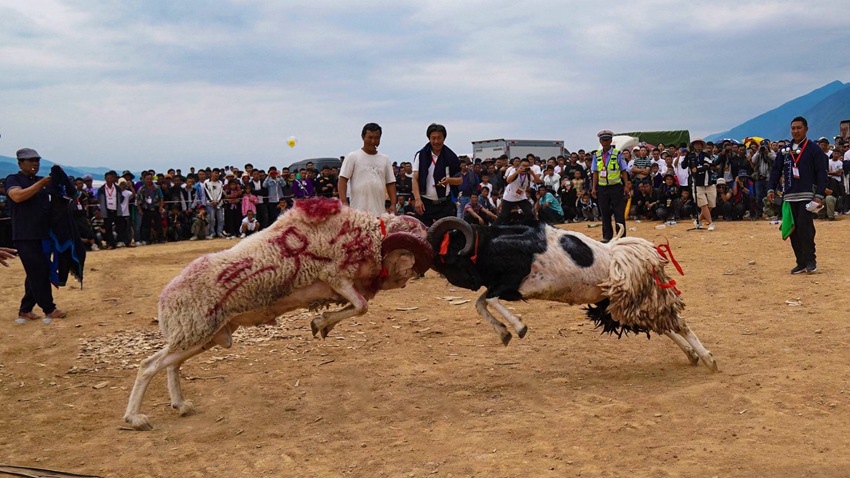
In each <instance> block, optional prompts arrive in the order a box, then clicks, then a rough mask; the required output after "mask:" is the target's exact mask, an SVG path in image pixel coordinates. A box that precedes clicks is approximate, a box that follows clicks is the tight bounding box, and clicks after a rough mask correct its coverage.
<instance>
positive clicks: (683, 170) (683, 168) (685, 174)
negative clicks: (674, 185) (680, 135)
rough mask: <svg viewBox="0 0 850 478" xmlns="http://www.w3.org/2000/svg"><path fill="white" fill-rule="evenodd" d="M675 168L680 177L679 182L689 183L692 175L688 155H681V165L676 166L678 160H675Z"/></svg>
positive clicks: (681, 183)
mask: <svg viewBox="0 0 850 478" xmlns="http://www.w3.org/2000/svg"><path fill="white" fill-rule="evenodd" d="M673 169H674V170H675V171H676V177H677V178H679V184H680V185H682V186H684V185H685V184H688V183H689V178H690V176H691V174H690V172H689V171H688V161H687V157H686V156H684V155H683V156H679V165H678V166H676V160H675V159H674V160H673Z"/></svg>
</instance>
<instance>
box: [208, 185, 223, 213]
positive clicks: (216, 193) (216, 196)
mask: <svg viewBox="0 0 850 478" xmlns="http://www.w3.org/2000/svg"><path fill="white" fill-rule="evenodd" d="M204 193H205V194H206V196H207V199H208V200H209V201H210V202H213V201H216V202H218V207H222V206H223V204H222V202H221V199H222V195H223V193H224V186H223V185H222V184H221V181H213V180H212V179H207V180H206V181H204Z"/></svg>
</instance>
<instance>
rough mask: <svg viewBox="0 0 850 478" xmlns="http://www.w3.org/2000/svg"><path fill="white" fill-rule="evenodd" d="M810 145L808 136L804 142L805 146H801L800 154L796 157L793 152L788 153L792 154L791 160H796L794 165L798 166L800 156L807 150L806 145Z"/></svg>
mask: <svg viewBox="0 0 850 478" xmlns="http://www.w3.org/2000/svg"><path fill="white" fill-rule="evenodd" d="M808 145H809V140H808V138H807V139H806V141H804V142H803V146H802V147H801V148H800V154H798V155H797V157H796V158H795V157H794V153H793V152H789V153H788V154H790V155H791V160H792V161H794V166H796V165H797V162H798V161H800V158H801V157H802V156H803V152H804V151H806V146H808Z"/></svg>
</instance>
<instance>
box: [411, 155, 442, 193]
mask: <svg viewBox="0 0 850 478" xmlns="http://www.w3.org/2000/svg"><path fill="white" fill-rule="evenodd" d="M436 162H437V156H434V154H433V153H431V164H430V165H428V173H427V175H426V177H425V191H419V196H421V197H423V198H426V199H430V200H432V201H439V199H440V198H439V197H438V196H437V185H436V184H435V182H434V165H435V164H436ZM448 169H449V168H448V167H446V177H448V174H449V171H448ZM413 170H414V171H419V153H416V156H414V157H413ZM446 194H447V195H448V194H449V188H448V187H446Z"/></svg>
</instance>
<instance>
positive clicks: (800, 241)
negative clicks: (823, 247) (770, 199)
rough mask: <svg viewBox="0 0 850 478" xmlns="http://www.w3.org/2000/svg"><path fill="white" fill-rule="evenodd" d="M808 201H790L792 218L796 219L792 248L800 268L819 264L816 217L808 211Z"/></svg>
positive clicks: (792, 234)
mask: <svg viewBox="0 0 850 478" xmlns="http://www.w3.org/2000/svg"><path fill="white" fill-rule="evenodd" d="M806 203H808V201H794V202H791V201H789V204H790V205H791V216H792V217H793V218H794V232H792V233H791V247H792V248H793V249H794V255H795V256H797V265H798V266H808V265H814V264H816V263H817V258H816V257H815V215H814V214H812V213H810V212H809V211H807V210H806Z"/></svg>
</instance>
